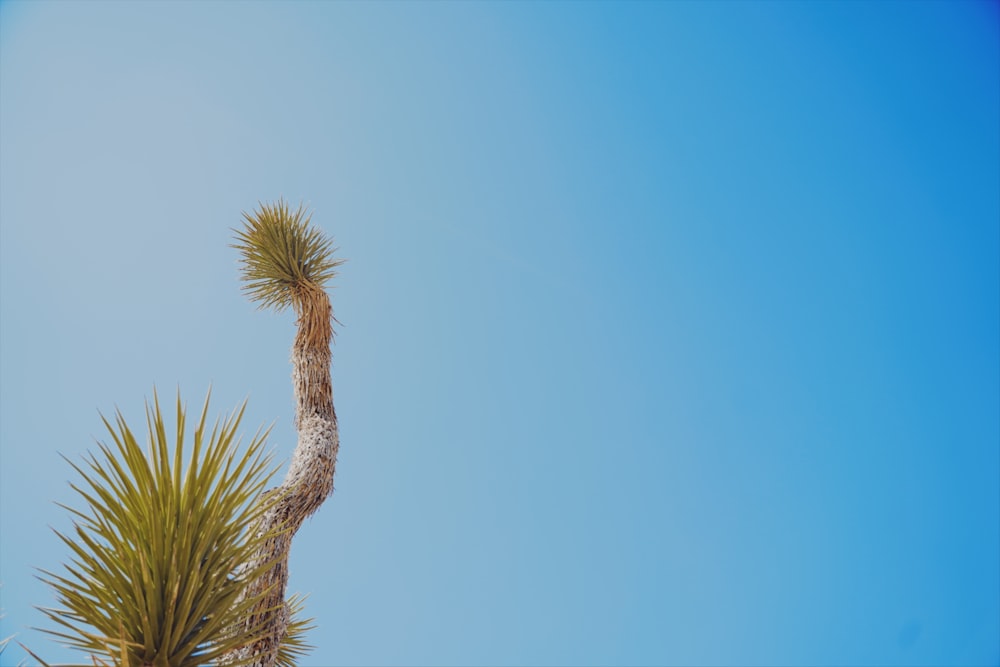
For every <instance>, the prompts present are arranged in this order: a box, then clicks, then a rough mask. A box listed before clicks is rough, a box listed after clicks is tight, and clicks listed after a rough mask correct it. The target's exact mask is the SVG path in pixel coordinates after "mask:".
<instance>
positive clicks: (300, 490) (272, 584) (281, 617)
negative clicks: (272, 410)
mask: <svg viewBox="0 0 1000 667" xmlns="http://www.w3.org/2000/svg"><path fill="white" fill-rule="evenodd" d="M293 303H294V306H295V311H296V313H297V314H298V316H299V317H298V323H297V324H298V330H297V332H296V335H295V343H294V345H293V346H292V384H293V386H294V390H295V402H296V414H295V425H296V429H297V431H298V444H297V445H296V447H295V453H294V454H293V456H292V461H291V464H290V465H289V468H288V473H287V475H286V476H285V479H284V481H283V482H282V483H281V485H280V486H278V487H276V488H274V489H270V490H269V491H268V492H267V494H268V496H269V497H271V498H277V500H276V502H275V505H274V507H273V508H272V509H271V510H270V511H269V512H267V514H265V515H264V517H263V519H262V520H261V523H260V524H259V525H258V526H257V528H256V531H257V533H258V534H259V535H269V536H270V537H268V538H267V539H266V540H265V542H264V546H263V547H262V548H261V549H260V550H259V551H258V552H257V553H256V554H255V556H254V558H253V560H252V561H251V562H250V563H248V564H247V567H248V569H253V568H255V567H258V566H261V565H264V564H265V563H269V564H270V565H269V567H268V568H267V570H266V571H265V573H264V574H263V575H262V576H261V577H260V578H259V579H257V580H256V581H255V582H254V584H253V585H252V586H250V587H249V588H250V590H248V591H247V595H255V594H257V593H259V592H260V591H263V590H265V589H266V590H267V591H268V592H267V594H266V595H265V596H264V598H263V600H262V602H261V603H260V604H258V605H257V606H256V607H255V608H254V609H253V610H252V612H251V614H250V615H249V616H248V617H247V619H246V621H245V624H244V625H243V626H242V627H241V628H238V629H236V632H245V631H246V630H248V629H250V628H253V627H259V626H258V625H257V624H258V623H259V622H261V621H263V622H264V624H265V626H266V627H267V631H266V633H265V635H264V636H263V637H261V638H260V639H258V640H256V641H255V642H253V643H251V644H249V645H247V646H245V647H244V648H242V649H241V650H240V651H238V652H237V653H236V654H233V655H231V656H230V660H229V662H241V663H242V662H244V661H247V660H249V662H247V663H246V664H249V665H252V667H274V665H275V664H276V662H277V658H278V647H279V645H280V644H281V641H282V639H283V638H284V636H285V633H286V631H287V628H288V623H289V611H288V605H287V603H286V601H285V592H286V589H287V586H288V553H289V550H290V548H291V544H292V538H293V537H294V535H295V533H296V531H297V530H298V529H299V527H300V526H301V525H302V522H303V521H304V520H305V519H306V518H307V517H309V516H310V515H311V514H313V513H314V512H315V511H316V510H317V509H319V506H320V505H321V504H323V501H324V500H326V498H327V496H329V495H330V493H332V492H333V475H334V471H335V467H336V463H337V450H338V448H339V446H340V437H339V435H338V432H337V415H336V413H335V412H334V409H333V386H332V384H331V379H330V362H331V352H330V343H331V341H332V338H333V325H332V321H333V311H332V308H331V305H330V298H329V296H328V295H327V294H326V292H325V291H324V290H323V289H322V288H321V287H319V286H317V285H315V284H307V285H304V286H301V287H299V288H298V289H297V290H296V291H295V295H294V299H293Z"/></svg>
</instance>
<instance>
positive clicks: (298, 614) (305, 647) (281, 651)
mask: <svg viewBox="0 0 1000 667" xmlns="http://www.w3.org/2000/svg"><path fill="white" fill-rule="evenodd" d="M305 602H306V596H305V595H299V594H297V593H296V594H295V595H292V596H291V597H289V598H288V615H289V617H290V619H291V620H290V621H289V623H288V629H287V630H286V631H285V637H284V639H283V640H282V641H281V644H280V645H279V646H278V667H295V665H296V664H297V663H298V660H299V659H300V658H302V657H304V656H305V655H307V654H308V653H309V652H310V651H312V650H313V648H314V647H313V646H312V644H309V643H307V642H306V633H308V632H309V631H310V630H313V629H315V627H316V625H315V623H314V621H315V619H313V618H302V611H303V609H304V608H305Z"/></svg>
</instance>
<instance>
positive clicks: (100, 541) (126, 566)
mask: <svg viewBox="0 0 1000 667" xmlns="http://www.w3.org/2000/svg"><path fill="white" fill-rule="evenodd" d="M245 406H246V403H245V402H244V404H243V405H241V406H240V407H239V408H238V409H237V410H236V411H234V412H233V413H232V414H230V415H229V416H227V417H225V418H224V419H221V420H219V421H216V423H215V425H214V426H213V427H212V428H211V431H209V430H208V429H207V417H208V399H207V398H206V400H205V404H204V407H203V409H202V412H201V417H200V419H199V421H198V424H197V426H196V427H195V429H194V435H193V445H192V447H191V449H190V454H189V455H188V456H185V454H186V451H185V437H186V429H185V421H186V420H185V410H184V407H183V405H182V403H181V401H180V397H179V396H178V399H177V417H176V423H175V424H173V425H172V427H173V428H172V429H171V432H170V433H169V434H168V429H167V422H166V420H165V419H164V416H163V413H162V411H161V409H160V403H159V400H158V398H157V397H156V394H155V392H154V398H153V403H152V405H149V404H147V408H146V421H147V447H146V448H143V447H142V446H140V444H139V442H138V441H137V439H136V437H135V435H134V434H133V432H132V430H131V429H130V428H129V426H128V425H127V424H126V422H125V419H124V418H123V417H122V415H121V413H116V415H115V419H114V423H112V422H110V421H108V420H107V419H104V418H103V417H102V419H104V423H105V426H106V427H107V429H108V432H109V434H110V436H111V440H112V443H113V444H111V445H108V444H104V443H99V454H91V455H90V456H89V457H87V458H86V459H85V461H84V464H83V465H76V464H72V463H71V465H72V466H73V467H74V468H75V469H76V471H77V472H78V474H79V475H80V477H81V478H82V483H80V484H75V485H72V488H73V489H75V490H76V491H77V493H78V494H79V495H80V497H81V498H82V500H83V502H84V504H83V505H81V507H82V508H86V509H72V508H67V509H69V510H70V512H71V513H72V515H73V516H74V518H75V522H74V526H73V531H72V532H70V533H69V534H66V535H63V534H60V533H58V532H57V535H58V536H59V537H60V538H61V539H62V541H63V542H64V543H65V544H66V545H67V546H68V547H69V548H70V550H71V551H72V558H71V559H70V560H69V562H68V563H66V564H65V566H64V570H65V571H64V572H63V573H62V574H55V573H52V572H47V571H42V574H41V579H42V580H43V581H45V582H46V583H48V584H49V585H50V586H51V587H52V588H53V589H54V590H55V592H56V595H57V599H58V602H59V604H60V605H61V606H60V608H57V609H42V610H41V611H42V612H43V613H44V614H45V615H46V616H47V617H48V618H49V620H51V621H52V622H54V623H55V624H56V626H57V627H56V629H46V630H45V631H46V632H48V633H50V634H51V635H53V636H55V637H56V638H57V639H59V640H60V641H62V642H63V643H65V644H67V645H69V646H72V647H74V648H77V649H80V650H82V651H84V652H86V653H88V654H90V655H91V657H92V658H93V659H94V660H96V659H97V658H100V660H101V661H102V662H105V663H107V664H109V665H114V666H115V667H138V666H140V665H154V666H155V667H195V666H196V665H204V664H209V663H211V662H213V661H215V660H217V659H218V658H219V657H221V656H222V655H224V654H226V653H229V652H230V651H233V650H234V649H236V648H238V647H240V646H243V645H245V644H247V643H248V642H250V641H253V640H254V639H255V638H256V637H257V636H258V633H259V632H260V631H262V630H263V628H260V629H255V628H250V629H249V631H248V632H247V633H245V634H241V635H240V636H234V635H233V633H232V631H231V628H232V627H234V626H235V625H236V624H237V623H238V622H239V621H240V620H241V619H242V618H243V617H244V616H245V614H246V612H247V610H248V609H250V608H251V607H252V606H253V605H254V604H255V603H257V602H259V600H260V598H259V597H258V598H248V599H242V598H241V594H242V593H243V592H244V590H245V588H246V586H247V584H248V582H250V581H252V580H253V579H254V578H255V577H256V576H259V574H260V571H261V569H262V568H260V569H258V570H247V568H246V567H245V565H244V564H245V563H247V562H250V559H251V556H252V554H253V553H254V552H255V550H256V549H257V548H258V547H259V545H260V544H261V543H262V542H263V540H265V539H267V538H268V537H270V536H269V535H258V534H256V531H254V530H253V526H254V525H255V524H256V523H257V521H258V520H259V518H260V517H261V516H262V514H263V513H264V512H265V511H267V509H268V508H269V507H270V505H269V504H268V503H266V502H261V497H262V494H263V491H264V487H265V485H266V483H267V481H268V479H269V478H270V477H271V475H272V474H273V472H274V471H273V468H272V466H271V459H270V456H267V455H265V454H264V451H263V448H264V445H265V440H266V437H267V431H258V432H257V434H256V435H255V436H254V438H253V440H252V442H250V444H249V445H248V446H247V447H246V448H245V449H244V450H242V451H241V450H240V446H239V445H240V443H239V439H238V437H237V435H236V432H237V429H238V427H239V424H240V420H241V418H242V416H243V413H244V410H245Z"/></svg>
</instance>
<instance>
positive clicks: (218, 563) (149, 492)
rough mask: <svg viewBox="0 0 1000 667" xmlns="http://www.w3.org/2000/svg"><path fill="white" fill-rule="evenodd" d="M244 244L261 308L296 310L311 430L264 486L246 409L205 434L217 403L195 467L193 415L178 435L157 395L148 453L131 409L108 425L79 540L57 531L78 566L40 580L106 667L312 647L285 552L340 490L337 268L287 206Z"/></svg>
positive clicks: (69, 626) (295, 357)
mask: <svg viewBox="0 0 1000 667" xmlns="http://www.w3.org/2000/svg"><path fill="white" fill-rule="evenodd" d="M244 219H245V225H244V227H243V228H242V229H241V230H238V231H237V232H236V244H235V245H234V247H235V248H237V249H238V250H239V251H240V252H241V254H242V257H241V263H242V274H243V279H244V281H245V286H244V289H245V290H246V292H247V294H248V295H249V296H250V298H251V299H252V300H254V301H258V302H260V305H261V307H272V308H275V309H276V310H283V309H285V308H287V307H288V306H291V307H292V308H293V309H294V311H295V313H296V314H297V316H298V321H297V327H298V330H297V333H296V336H295V343H294V345H293V347H292V363H293V372H292V378H293V386H294V391H295V398H296V402H297V405H296V420H295V423H296V428H297V430H298V434H299V440H298V445H297V446H296V449H295V453H294V455H293V458H292V461H291V465H290V467H289V470H288V473H287V475H286V477H285V480H284V481H283V483H282V484H281V485H280V486H278V487H276V488H273V489H271V490H269V491H267V492H264V493H262V490H263V489H264V487H265V485H266V483H267V481H268V479H269V478H270V476H271V474H272V472H273V471H271V470H270V463H269V461H270V459H269V457H266V456H264V455H263V454H262V451H263V449H262V448H263V446H264V444H265V438H266V436H267V432H266V431H265V432H260V431H258V433H257V435H256V436H255V437H254V438H253V440H252V442H251V443H250V445H249V447H248V448H247V449H246V451H245V452H242V453H241V452H238V451H237V447H238V439H237V438H236V436H235V434H236V431H237V428H238V426H239V422H240V419H241V417H242V415H243V409H244V407H243V406H241V407H240V408H239V409H238V410H237V411H236V412H234V413H233V414H232V415H230V416H229V417H227V418H225V419H224V420H222V421H221V422H216V423H215V426H214V427H213V428H212V430H211V432H210V433H209V431H208V430H206V420H207V414H208V400H207V399H206V402H205V407H204V409H203V410H202V413H201V418H200V420H199V422H198V425H197V427H196V429H195V431H194V446H193V448H192V452H191V454H190V457H189V459H188V460H187V462H185V461H184V437H185V411H184V408H183V406H182V404H181V400H180V397H178V400H177V422H176V438H175V441H174V443H173V445H171V443H170V441H169V438H168V437H167V425H166V421H165V420H164V418H163V415H162V412H161V410H160V404H159V400H158V399H157V397H156V394H155V392H154V397H153V403H152V405H147V412H146V416H147V425H148V452H144V451H143V448H142V447H140V445H139V444H138V442H137V440H136V438H135V436H134V435H133V433H132V431H131V430H130V429H129V427H128V425H127V424H126V423H125V420H124V418H123V417H122V416H121V414H120V413H118V414H117V415H116V419H115V423H114V424H112V423H111V422H110V421H108V420H107V419H105V420H104V423H105V425H106V426H107V429H108V431H109V432H110V434H111V437H112V439H113V441H114V446H113V447H111V446H108V445H105V444H103V443H100V454H101V457H100V458H99V457H97V456H94V455H91V456H90V457H89V459H88V460H87V461H86V465H84V466H82V467H81V466H77V465H73V464H71V465H73V467H74V468H75V469H76V470H77V472H78V473H79V474H80V475H81V476H82V478H83V481H84V483H83V484H82V485H74V486H73V488H74V489H75V490H76V491H77V492H78V493H79V494H80V495H81V496H82V497H83V499H84V500H85V501H86V503H87V506H88V508H89V510H90V511H89V513H87V512H82V511H78V510H75V509H72V508H68V507H67V508H66V509H68V510H69V511H70V512H71V513H72V514H73V515H74V516H75V518H76V523H75V525H74V529H75V534H74V535H73V536H72V537H67V536H63V535H60V537H61V538H62V539H63V541H64V542H65V543H66V544H67V545H68V546H69V547H70V548H71V549H72V551H73V553H74V558H73V560H72V561H71V564H70V565H67V566H66V572H65V573H64V574H62V575H57V574H53V573H50V572H44V571H43V579H44V580H45V581H47V582H48V583H49V584H50V585H51V586H52V587H53V588H54V589H55V590H56V593H57V596H58V599H59V602H60V604H61V605H62V608H60V609H43V612H44V613H45V614H46V615H48V617H49V618H50V619H51V620H52V621H54V622H55V623H57V624H58V626H59V628H60V629H59V630H49V632H51V633H52V634H54V635H56V636H57V637H58V638H60V639H61V640H62V641H63V642H65V643H67V644H69V645H71V646H74V647H76V648H79V649H82V650H84V651H86V652H88V653H90V655H91V656H92V657H93V662H94V663H95V664H97V663H100V664H109V665H115V666H116V667H194V666H196V665H204V664H228V665H253V666H254V667H274V666H276V665H278V666H291V665H293V664H294V659H295V658H296V657H297V656H298V655H300V654H302V653H303V652H304V651H305V650H306V649H307V646H306V645H305V643H304V642H303V637H302V635H303V633H304V632H305V630H307V629H308V628H309V625H308V621H301V620H297V619H295V618H293V617H294V616H296V615H297V612H298V611H299V609H300V608H301V599H300V598H297V597H296V596H293V597H291V598H289V599H288V600H286V599H285V594H286V587H287V582H288V553H289V548H290V546H291V540H292V537H293V536H294V534H295V532H296V531H297V530H298V528H299V526H301V525H302V522H303V520H304V519H305V518H306V517H307V516H309V515H310V514H312V513H313V512H315V511H316V510H317V509H318V508H319V506H320V504H322V502H323V501H324V500H325V499H326V497H327V496H328V495H329V494H330V492H331V491H332V490H333V474H334V466H335V463H336V457H337V448H338V443H339V439H338V434H337V418H336V415H335V413H334V410H333V390H332V387H331V382H330V359H331V355H330V344H331V341H332V336H333V328H332V322H333V310H332V308H331V305H330V300H329V297H328V296H327V294H326V292H325V291H324V289H323V286H324V284H325V283H326V281H328V280H329V279H330V278H332V277H333V276H334V275H335V267H336V266H338V265H339V264H340V263H341V260H337V259H334V258H333V252H334V248H333V247H332V242H331V241H330V239H329V238H327V237H325V236H324V235H323V234H322V232H320V231H319V230H317V229H316V228H314V227H310V226H309V216H308V215H306V213H305V212H304V210H303V209H302V207H299V209H298V210H296V211H294V212H293V211H291V210H290V209H289V208H288V206H287V204H285V203H284V201H279V202H278V203H277V204H275V205H271V206H268V205H261V206H260V208H259V210H258V211H255V212H254V213H253V214H246V213H244Z"/></svg>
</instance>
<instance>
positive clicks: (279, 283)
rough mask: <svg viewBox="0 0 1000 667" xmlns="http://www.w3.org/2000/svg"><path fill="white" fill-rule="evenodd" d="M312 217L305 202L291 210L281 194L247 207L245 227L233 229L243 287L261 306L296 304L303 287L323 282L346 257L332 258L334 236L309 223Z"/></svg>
mask: <svg viewBox="0 0 1000 667" xmlns="http://www.w3.org/2000/svg"><path fill="white" fill-rule="evenodd" d="M311 219H312V215H311V214H310V213H308V212H307V211H306V210H305V209H304V208H303V207H302V206H301V205H300V206H299V208H298V209H297V210H295V211H292V210H291V209H290V208H289V207H288V204H287V203H285V201H284V200H283V199H279V200H278V202H277V203H276V204H270V205H269V204H260V206H259V208H258V209H257V210H256V211H254V212H253V213H245V212H244V213H243V222H244V226H243V228H242V229H238V230H233V231H234V232H235V233H236V243H234V244H233V246H232V247H234V248H236V249H237V250H239V251H240V253H241V258H240V269H241V277H242V279H243V281H244V285H243V290H244V292H246V294H247V296H248V297H249V298H250V300H251V301H256V302H259V303H260V307H261V308H274V309H275V310H278V311H281V310H284V309H285V308H287V307H288V306H292V305H295V303H296V300H297V299H298V298H299V297H300V296H301V294H302V293H303V291H304V290H307V289H310V288H312V289H315V288H316V287H320V288H321V287H322V286H323V285H324V284H325V283H326V282H327V281H329V280H330V279H331V278H333V277H334V276H335V275H336V273H337V272H336V271H335V269H336V267H337V266H339V265H340V264H342V263H343V262H344V260H342V259H335V258H334V256H333V253H334V252H335V251H336V248H334V247H333V240H332V239H331V238H329V237H328V236H326V235H325V234H324V233H323V231H322V230H320V229H319V228H317V227H314V226H311V225H310V220H311Z"/></svg>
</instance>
